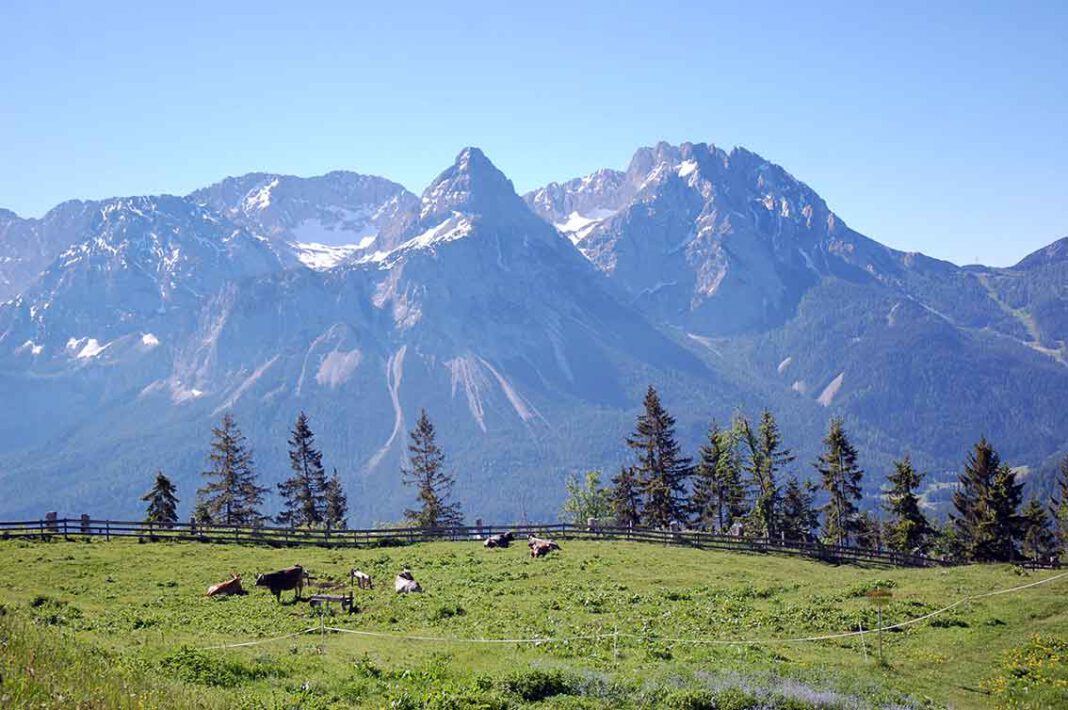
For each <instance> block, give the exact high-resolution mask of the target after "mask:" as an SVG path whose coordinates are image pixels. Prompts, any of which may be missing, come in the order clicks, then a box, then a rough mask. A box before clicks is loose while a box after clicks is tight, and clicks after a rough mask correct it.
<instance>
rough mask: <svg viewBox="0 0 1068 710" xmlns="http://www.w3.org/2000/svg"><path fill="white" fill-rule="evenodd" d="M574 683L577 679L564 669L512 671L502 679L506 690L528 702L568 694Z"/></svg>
mask: <svg viewBox="0 0 1068 710" xmlns="http://www.w3.org/2000/svg"><path fill="white" fill-rule="evenodd" d="M574 684H575V679H574V678H572V677H571V676H569V675H568V674H566V673H564V672H562V671H558V670H540V669H534V670H530V671H524V672H517V673H512V674H510V675H508V676H505V678H504V679H503V681H502V687H503V688H504V690H505V691H506V692H508V693H511V694H512V695H517V696H519V697H520V698H522V699H523V700H526V701H528V702H537V701H539V700H544V699H545V698H551V697H552V696H554V695H568V694H570V693H571V692H572V689H573V687H574Z"/></svg>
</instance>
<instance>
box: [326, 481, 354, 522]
mask: <svg viewBox="0 0 1068 710" xmlns="http://www.w3.org/2000/svg"><path fill="white" fill-rule="evenodd" d="M324 497H325V499H326V500H325V502H326V510H325V514H324V518H325V521H326V526H327V527H328V528H330V529H332V530H344V529H345V528H347V527H348V522H347V519H348V514H349V499H348V496H346V495H345V488H344V486H342V485H341V479H340V478H339V477H338V475H337V469H336V468H335V469H334V475H333V476H331V477H330V480H328V481H327V482H326V487H325V490H324Z"/></svg>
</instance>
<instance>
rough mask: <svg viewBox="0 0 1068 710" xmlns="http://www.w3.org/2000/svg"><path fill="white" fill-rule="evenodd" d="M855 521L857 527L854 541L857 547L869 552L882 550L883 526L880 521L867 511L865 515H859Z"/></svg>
mask: <svg viewBox="0 0 1068 710" xmlns="http://www.w3.org/2000/svg"><path fill="white" fill-rule="evenodd" d="M854 521H855V526H856V533H855V537H854V539H855V540H856V542H857V547H863V548H866V549H868V550H878V549H882V546H883V545H882V543H883V526H882V523H881V522H880V521H879V519H878V518H876V517H875V516H874V515H872V514H871V511H869V510H865V511H864V512H863V513H860V514H858V515H857V516H856V517H855V518H854Z"/></svg>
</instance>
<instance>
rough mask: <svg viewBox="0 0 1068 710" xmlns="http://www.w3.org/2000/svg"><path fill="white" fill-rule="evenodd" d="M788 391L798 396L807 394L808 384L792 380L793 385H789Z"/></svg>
mask: <svg viewBox="0 0 1068 710" xmlns="http://www.w3.org/2000/svg"><path fill="white" fill-rule="evenodd" d="M790 389H792V390H793V391H794V392H797V393H798V394H805V393H806V392H808V383H806V382H805V381H804V380H794V383H793V384H792V385H790Z"/></svg>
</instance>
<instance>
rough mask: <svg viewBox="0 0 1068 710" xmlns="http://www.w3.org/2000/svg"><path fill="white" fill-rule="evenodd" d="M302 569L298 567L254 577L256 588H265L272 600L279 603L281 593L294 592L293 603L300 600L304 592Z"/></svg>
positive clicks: (303, 573)
mask: <svg viewBox="0 0 1068 710" xmlns="http://www.w3.org/2000/svg"><path fill="white" fill-rule="evenodd" d="M304 576H305V572H304V568H303V567H301V566H300V565H294V566H293V567H287V568H286V569H280V570H278V571H276V572H267V573H266V574H259V575H256V586H257V587H267V588H268V589H270V590H271V594H273V595H274V598H275V599H277V600H279V601H281V599H282V592H283V591H288V590H290V589H293V590H295V594H294V596H293V601H296V600H298V599H300V595H301V593H302V592H303V591H304Z"/></svg>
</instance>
